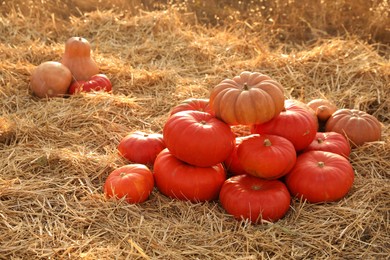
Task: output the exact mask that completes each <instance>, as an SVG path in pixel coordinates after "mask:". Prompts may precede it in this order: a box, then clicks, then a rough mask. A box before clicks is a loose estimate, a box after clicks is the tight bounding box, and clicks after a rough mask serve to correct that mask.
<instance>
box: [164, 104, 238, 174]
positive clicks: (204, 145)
mask: <svg viewBox="0 0 390 260" xmlns="http://www.w3.org/2000/svg"><path fill="white" fill-rule="evenodd" d="M163 136H164V142H165V145H166V147H167V148H168V149H169V151H171V153H172V154H173V155H174V156H176V157H177V158H178V159H180V160H182V161H184V162H186V163H189V164H192V165H195V166H200V167H210V166H213V165H215V164H217V163H221V162H223V161H224V160H226V158H227V157H228V156H229V154H230V153H231V152H232V151H233V149H234V147H235V135H234V133H233V132H232V131H231V129H230V127H229V126H228V125H227V124H225V123H224V122H222V121H221V120H219V119H218V118H216V117H214V116H212V115H211V114H209V113H206V112H200V111H182V112H178V113H175V114H174V115H172V116H170V117H169V118H168V120H167V121H166V123H165V125H164V129H163Z"/></svg>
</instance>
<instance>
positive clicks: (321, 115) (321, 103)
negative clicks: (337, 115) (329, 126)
mask: <svg viewBox="0 0 390 260" xmlns="http://www.w3.org/2000/svg"><path fill="white" fill-rule="evenodd" d="M307 106H308V107H310V108H311V109H313V110H314V112H315V114H316V116H317V118H318V120H319V121H326V120H328V118H329V117H330V116H331V115H332V114H333V113H334V112H336V110H337V106H336V105H335V104H333V103H332V102H330V101H329V100H327V99H323V98H318V99H313V100H311V101H309V102H308V103H307Z"/></svg>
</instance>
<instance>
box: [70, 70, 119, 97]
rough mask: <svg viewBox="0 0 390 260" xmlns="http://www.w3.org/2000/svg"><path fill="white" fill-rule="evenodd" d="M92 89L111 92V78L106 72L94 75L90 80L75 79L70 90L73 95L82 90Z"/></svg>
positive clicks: (90, 90) (89, 90)
mask: <svg viewBox="0 0 390 260" xmlns="http://www.w3.org/2000/svg"><path fill="white" fill-rule="evenodd" d="M92 91H104V92H111V91H112V84H111V81H110V79H109V78H108V77H107V76H106V75H105V74H96V75H93V76H92V77H91V78H90V79H89V80H88V81H85V80H79V81H76V80H75V81H73V82H72V84H71V85H70V87H69V90H68V92H69V94H72V95H73V94H78V93H81V92H92Z"/></svg>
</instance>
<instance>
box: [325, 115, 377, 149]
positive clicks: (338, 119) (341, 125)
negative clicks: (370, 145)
mask: <svg viewBox="0 0 390 260" xmlns="http://www.w3.org/2000/svg"><path fill="white" fill-rule="evenodd" d="M325 131H326V132H337V133H340V134H343V135H344V136H345V137H347V139H348V140H349V142H350V145H351V146H352V147H357V146H360V145H363V144H364V143H366V142H373V141H379V140H380V139H381V131H382V125H381V123H380V122H379V121H378V119H376V117H374V116H373V115H370V114H368V113H366V112H364V111H361V110H358V109H348V108H343V109H339V110H337V111H336V112H335V113H333V114H332V116H331V117H329V119H328V121H327V122H326V125H325Z"/></svg>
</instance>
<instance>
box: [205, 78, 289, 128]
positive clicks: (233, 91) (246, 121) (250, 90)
mask: <svg viewBox="0 0 390 260" xmlns="http://www.w3.org/2000/svg"><path fill="white" fill-rule="evenodd" d="M209 100H210V107H211V109H212V111H214V113H215V116H216V117H218V118H219V119H221V120H222V121H224V122H226V123H227V124H230V125H251V124H262V123H265V122H267V121H269V120H271V119H272V118H274V117H275V116H277V115H279V113H280V112H281V111H282V110H283V107H284V100H285V98H284V89H283V87H282V86H281V85H280V84H279V83H278V82H277V81H275V80H273V79H271V78H270V77H269V76H267V75H264V74H262V73H259V72H249V71H244V72H242V73H240V75H238V76H236V77H234V78H233V79H225V80H223V81H222V82H221V83H219V84H218V85H217V86H215V87H214V88H213V89H212V90H211V93H210V99H209Z"/></svg>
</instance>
